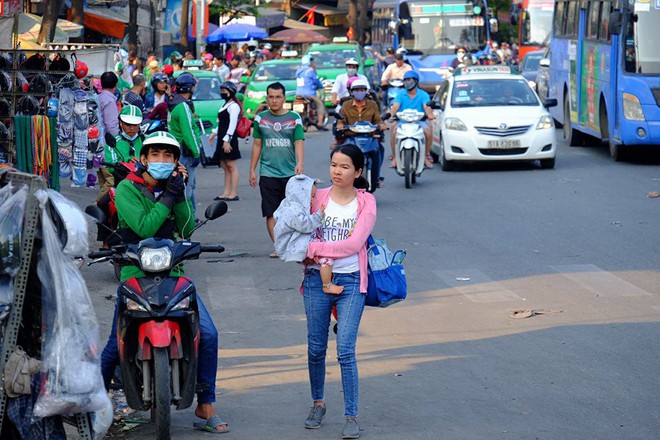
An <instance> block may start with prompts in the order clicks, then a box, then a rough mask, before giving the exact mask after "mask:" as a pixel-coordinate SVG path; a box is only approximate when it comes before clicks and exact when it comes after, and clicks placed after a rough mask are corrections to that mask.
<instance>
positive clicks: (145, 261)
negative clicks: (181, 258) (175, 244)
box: [140, 247, 172, 272]
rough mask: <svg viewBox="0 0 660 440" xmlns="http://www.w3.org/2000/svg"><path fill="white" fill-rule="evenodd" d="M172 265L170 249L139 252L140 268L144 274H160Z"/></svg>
mask: <svg viewBox="0 0 660 440" xmlns="http://www.w3.org/2000/svg"><path fill="white" fill-rule="evenodd" d="M171 265H172V251H171V250H170V248H167V247H161V248H145V249H142V251H140V267H141V268H142V270H144V271H146V272H161V271H164V270H167V269H169V268H170V266H171Z"/></svg>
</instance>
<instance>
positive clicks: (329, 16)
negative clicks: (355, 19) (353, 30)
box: [295, 2, 348, 26]
mask: <svg viewBox="0 0 660 440" xmlns="http://www.w3.org/2000/svg"><path fill="white" fill-rule="evenodd" d="M295 7H296V8H300V9H304V10H306V11H309V10H310V9H314V8H315V9H314V13H315V14H320V15H322V16H323V24H324V26H345V25H347V24H348V22H347V21H346V14H348V8H334V7H332V6H328V5H323V4H319V5H315V4H312V3H303V2H298V3H296V4H295Z"/></svg>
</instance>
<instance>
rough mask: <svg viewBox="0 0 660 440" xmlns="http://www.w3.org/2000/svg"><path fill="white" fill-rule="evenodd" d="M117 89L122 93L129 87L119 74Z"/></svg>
mask: <svg viewBox="0 0 660 440" xmlns="http://www.w3.org/2000/svg"><path fill="white" fill-rule="evenodd" d="M117 79H118V81H117V90H119V93H123V92H125V91H127V90H130V89H131V85H130V84H129V83H128V82H127V81H126V80H125V79H124V78H122V77H121V76H119V75H117Z"/></svg>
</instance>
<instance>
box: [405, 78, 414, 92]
mask: <svg viewBox="0 0 660 440" xmlns="http://www.w3.org/2000/svg"><path fill="white" fill-rule="evenodd" d="M403 87H405V89H406V90H412V89H414V88H415V87H417V81H415V80H412V81H404V82H403Z"/></svg>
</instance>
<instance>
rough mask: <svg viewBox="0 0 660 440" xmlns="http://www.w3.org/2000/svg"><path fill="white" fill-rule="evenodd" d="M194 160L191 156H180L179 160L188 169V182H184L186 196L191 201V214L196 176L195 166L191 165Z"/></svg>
mask: <svg viewBox="0 0 660 440" xmlns="http://www.w3.org/2000/svg"><path fill="white" fill-rule="evenodd" d="M194 160H195V158H194V157H192V156H183V155H182V156H181V157H180V158H179V162H181V163H182V164H183V166H185V167H186V169H187V170H188V182H187V183H186V198H187V199H188V200H190V201H191V202H192V207H193V215H194V214H195V210H196V205H195V188H197V178H196V177H195V174H196V171H197V167H194V166H192V163H193V161H194Z"/></svg>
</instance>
